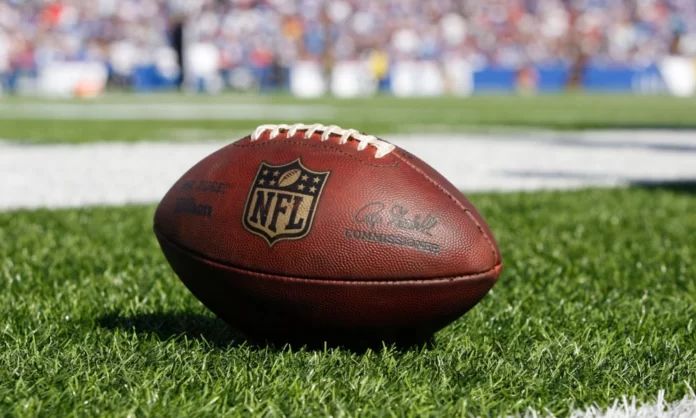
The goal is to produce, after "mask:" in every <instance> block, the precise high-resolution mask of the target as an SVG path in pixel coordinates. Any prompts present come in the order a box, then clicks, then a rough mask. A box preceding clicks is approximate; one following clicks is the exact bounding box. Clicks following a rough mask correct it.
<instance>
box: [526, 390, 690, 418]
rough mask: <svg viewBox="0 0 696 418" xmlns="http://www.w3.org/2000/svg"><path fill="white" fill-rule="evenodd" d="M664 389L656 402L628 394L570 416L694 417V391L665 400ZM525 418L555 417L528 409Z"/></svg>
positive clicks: (613, 417) (607, 417)
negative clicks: (642, 399) (637, 398)
mask: <svg viewBox="0 0 696 418" xmlns="http://www.w3.org/2000/svg"><path fill="white" fill-rule="evenodd" d="M664 395H665V394H664V391H660V392H659V393H658V395H657V399H656V400H655V402H650V403H644V404H642V405H641V404H639V403H638V402H637V401H636V399H635V398H628V397H626V396H624V397H622V398H621V399H617V400H615V401H614V403H613V404H612V405H611V406H610V407H608V408H606V409H603V408H598V407H596V406H592V407H589V408H587V409H583V410H576V411H573V412H571V413H570V415H569V418H693V417H694V416H696V397H695V395H694V393H693V391H692V392H691V393H690V394H689V395H687V396H685V397H684V398H683V399H681V400H679V401H677V402H673V403H668V402H665V398H664ZM522 417H524V418H542V417H544V418H546V417H549V418H551V417H553V415H550V414H548V413H546V412H538V411H534V410H530V411H527V412H526V413H525V414H524V415H522Z"/></svg>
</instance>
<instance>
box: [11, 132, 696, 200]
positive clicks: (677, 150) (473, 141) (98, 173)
mask: <svg viewBox="0 0 696 418" xmlns="http://www.w3.org/2000/svg"><path fill="white" fill-rule="evenodd" d="M386 139H388V140H390V141H391V142H394V143H396V144H398V145H400V146H402V147H403V148H405V149H407V150H409V151H411V152H412V153H414V154H416V155H418V156H419V157H421V158H422V159H424V160H425V161H426V162H428V163H429V164H431V165H432V166H433V167H435V168H436V169H437V170H439V171H440V172H441V173H442V174H443V175H444V176H445V177H446V178H448V179H449V180H450V181H451V182H452V183H454V184H455V185H456V186H457V187H458V188H460V189H462V190H464V191H516V190H539V189H573V188H579V187H588V186H599V187H611V186H623V185H630V184H634V183H659V182H674V181H696V163H695V161H696V133H694V132H693V131H666V130H665V131H588V132H569V133H563V132H561V133H555V132H526V133H498V134H493V135H490V134H476V133H472V134H460V135H452V134H437V135H433V134H409V135H402V134H399V135H390V136H388V137H387V138H386ZM229 142H231V140H229V141H215V142H197V143H166V142H135V143H117V142H100V143H90V144H50V145H25V144H20V143H13V142H0V210H9V209H17V208H38V207H48V208H54V207H73V206H84V205H123V204H128V203H150V202H157V201H158V200H159V199H160V198H161V197H162V196H163V195H164V193H165V192H166V191H167V190H168V188H169V187H170V186H171V185H172V184H173V183H174V181H175V180H176V179H177V178H179V176H181V174H183V173H184V172H185V171H186V170H187V169H188V168H189V167H190V166H191V165H193V164H194V163H196V162H197V161H199V160H200V159H201V158H203V157H204V156H205V155H207V154H209V153H210V152H212V151H214V150H216V149H218V148H220V147H222V146H223V145H226V144H227V143H229Z"/></svg>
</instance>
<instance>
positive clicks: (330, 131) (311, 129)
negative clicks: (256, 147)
mask: <svg viewBox="0 0 696 418" xmlns="http://www.w3.org/2000/svg"><path fill="white" fill-rule="evenodd" d="M297 131H304V138H305V139H309V138H311V137H312V135H314V134H315V133H321V140H322V141H327V140H328V139H329V137H330V136H331V135H340V136H341V138H340V139H339V141H338V143H339V144H345V143H346V142H348V140H349V139H354V140H356V141H358V151H362V150H364V149H365V148H367V146H368V145H370V146H372V147H374V148H375V149H376V150H377V151H376V152H375V158H382V157H384V156H385V155H387V154H389V153H390V152H392V150H394V148H395V147H394V145H392V144H390V143H388V142H385V141H382V140H381V139H379V138H377V137H375V136H372V135H365V134H361V133H360V132H358V131H356V130H355V129H343V128H341V127H340V126H336V125H329V126H326V125H321V124H319V123H315V124H312V125H305V124H303V123H295V124H292V125H285V124H281V125H261V126H259V127H258V128H256V130H254V133H253V134H252V135H251V140H252V141H256V140H257V139H259V138H260V137H261V135H263V134H264V133H265V132H269V134H268V137H269V138H270V139H274V138H276V137H277V136H278V135H280V133H281V132H287V137H292V136H295V135H296V134H297Z"/></svg>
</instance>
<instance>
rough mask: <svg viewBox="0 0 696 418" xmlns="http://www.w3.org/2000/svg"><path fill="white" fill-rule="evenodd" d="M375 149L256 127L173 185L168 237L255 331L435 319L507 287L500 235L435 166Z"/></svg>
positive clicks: (195, 277)
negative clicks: (502, 279)
mask: <svg viewBox="0 0 696 418" xmlns="http://www.w3.org/2000/svg"><path fill="white" fill-rule="evenodd" d="M374 152H375V151H374V149H373V148H372V147H369V146H368V147H367V148H366V149H364V150H359V149H358V142H357V141H353V140H349V141H348V142H347V143H345V144H340V143H339V141H338V137H337V136H332V137H330V138H329V139H328V140H327V141H321V139H320V134H315V135H314V136H312V137H311V138H309V139H305V138H304V137H303V133H302V132H298V133H297V134H296V135H295V136H293V137H291V138H288V137H287V136H286V134H285V133H282V134H281V135H280V136H279V137H276V138H274V139H270V138H268V135H264V136H262V137H261V138H259V139H258V140H256V141H252V140H251V139H250V137H246V138H243V139H241V140H239V141H237V142H235V143H233V144H230V145H228V146H226V147H224V148H222V149H220V150H218V151H217V152H215V153H213V154H211V155H210V156H208V157H206V158H205V159H203V160H202V161H201V162H200V163H198V164H196V165H195V166H194V167H193V168H191V169H190V170H189V171H188V172H187V173H185V174H184V175H183V176H182V178H181V179H179V180H178V181H177V182H176V183H175V184H174V186H173V187H172V188H171V190H170V191H169V192H168V193H167V194H166V196H165V197H164V198H163V200H162V202H161V203H160V205H159V206H158V208H157V211H156V213H155V220H154V229H155V232H156V235H157V237H158V240H159V242H160V245H161V247H162V249H163V251H164V253H165V255H166V257H167V259H168V260H169V262H170V264H171V265H172V267H173V268H174V270H175V271H176V273H177V274H178V275H179V277H180V278H181V279H182V281H183V282H184V283H185V284H186V286H187V287H188V288H189V289H190V290H191V291H192V292H193V293H194V294H195V295H196V296H197V297H198V298H199V299H200V300H201V301H203V303H204V304H206V306H208V307H209V308H210V309H211V310H213V311H214V312H215V313H216V314H218V315H219V316H221V317H222V318H223V319H225V320H227V321H228V322H230V323H231V324H233V325H235V326H236V327H238V328H241V329H243V330H246V331H247V332H253V331H254V330H256V331H260V332H262V333H272V334H286V335H296V334H298V333H302V332H303V330H304V331H305V332H308V331H311V333H313V334H315V333H316V334H322V333H327V332H335V331H338V330H340V331H348V330H354V331H359V330H363V331H365V330H371V331H374V332H377V333H387V332H391V331H397V330H408V329H412V330H414V332H415V331H416V330H418V331H431V332H432V331H435V330H437V329H439V328H440V327H441V326H444V325H445V324H447V323H448V322H450V321H452V320H453V319H455V318H457V317H458V316H459V315H461V314H463V313H464V312H466V311H467V310H468V309H470V308H471V307H472V306H473V305H474V304H476V303H477V302H478V301H479V300H480V299H481V298H482V297H483V296H484V295H485V294H486V293H487V291H488V290H489V289H490V288H491V287H492V286H493V284H494V283H495V281H496V279H497V277H498V275H499V273H500V270H501V257H500V253H499V250H498V247H497V244H496V242H495V240H494V238H493V235H492V233H491V231H490V229H489V228H488V226H487V225H486V223H485V222H484V220H483V219H482V217H481V216H480V215H479V214H478V212H477V211H476V209H475V208H474V207H473V206H472V205H471V203H470V202H469V201H468V200H467V199H466V198H465V197H464V196H463V195H462V194H461V193H460V192H459V191H458V190H457V189H456V188H455V187H454V186H453V185H452V184H451V183H449V182H448V181H447V180H446V179H444V178H443V177H442V176H441V175H440V174H439V173H437V172H436V171H435V170H434V169H432V168H431V167H429V166H428V165H427V164H425V163H424V162H422V161H421V160H419V159H418V158H416V157H415V156H413V155H411V154H409V153H407V152H406V151H404V150H401V149H399V148H396V149H395V150H394V151H392V152H391V153H389V154H387V155H386V156H384V157H382V158H375V155H374ZM297 161H299V165H298V163H297ZM293 164H294V165H293ZM298 167H299V168H298ZM264 173H266V174H264ZM269 183H274V185H273V186H269ZM280 186H283V187H284V188H278V187H280ZM313 186H315V188H314V192H313V193H314V195H312V194H311V193H310V192H308V190H310V189H311V188H312V187H313ZM274 187H276V188H277V189H276V188H274ZM317 191H319V194H318V195H317ZM281 196H286V197H284V199H285V200H282V199H283V198H281ZM259 202H260V203H259ZM308 202H312V203H311V204H310V203H308ZM264 214H265V215H266V216H265V217H264V216H263V215H264ZM274 221H275V222H274ZM261 224H263V225H261ZM267 225H270V226H267ZM259 231H261V232H259ZM281 231H284V232H282V233H281Z"/></svg>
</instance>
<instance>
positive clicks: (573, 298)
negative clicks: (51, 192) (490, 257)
mask: <svg viewBox="0 0 696 418" xmlns="http://www.w3.org/2000/svg"><path fill="white" fill-rule="evenodd" d="M472 201H473V202H474V203H475V204H476V205H477V206H478V207H479V208H480V209H481V211H482V212H483V214H484V215H485V217H486V218H487V220H488V221H489V224H490V225H491V227H492V229H493V231H494V232H495V234H496V236H497V238H498V240H499V242H500V246H501V250H502V254H503V257H504V261H505V270H504V272H503V274H502V276H501V279H500V282H499V283H498V285H497V286H496V287H495V288H494V289H493V291H492V292H491V293H490V294H489V295H488V296H487V297H486V298H485V299H484V300H483V301H482V302H481V303H480V305H478V306H477V307H475V308H474V309H473V310H472V311H471V312H469V313H468V314H466V315H465V316H464V317H462V318H461V319H459V320H458V321H456V322H455V323H454V324H453V325H451V326H449V327H447V328H445V329H444V330H443V331H441V332H439V333H438V334H437V335H436V336H435V339H434V341H432V342H430V343H428V344H423V345H416V346H407V347H396V346H384V347H382V348H374V349H366V350H355V349H351V348H347V347H326V348H303V347H299V346H280V347H278V346H267V345H263V344H257V343H255V344H252V343H250V342H248V341H245V340H244V339H242V338H241V337H239V336H238V335H237V334H236V333H235V332H233V331H231V330H229V329H228V328H227V327H226V325H225V324H224V323H223V322H221V321H220V320H218V319H216V318H215V317H214V316H213V315H212V314H210V313H209V312H208V311H206V309H205V308H203V307H202V305H200V304H199V302H197V300H196V299H195V298H194V297H193V296H192V295H191V294H189V293H188V291H187V290H186V289H185V288H184V286H183V285H182V284H181V283H180V282H179V281H178V279H176V277H175V276H174V274H173V273H172V272H171V271H170V269H169V267H168V265H167V264H166V261H165V260H164V258H163V256H162V255H161V254H160V251H159V249H158V248H157V244H156V242H155V239H154V237H153V235H152V233H151V218H152V213H153V207H152V206H144V207H143V206H138V207H121V208H85V209H74V210H58V211H46V210H39V211H19V212H9V213H1V214H0V318H2V319H1V322H0V415H16V416H37V415H40V416H60V415H72V416H96V415H99V416H126V415H128V416H153V415H154V416H234V415H248V414H254V415H270V416H275V415H292V416H328V415H332V416H360V417H363V416H469V415H484V416H485V415H500V414H513V413H520V412H524V411H525V410H526V409H527V408H534V409H536V410H539V411H547V412H552V413H555V414H564V413H566V412H568V411H569V410H572V409H574V408H581V407H584V406H588V405H590V404H594V403H596V404H598V405H600V406H603V405H607V404H609V403H610V402H611V401H613V400H614V399H615V398H618V397H620V396H622V395H629V396H630V395H633V396H636V397H637V398H638V399H641V400H650V399H651V398H652V397H654V396H655V395H656V393H657V392H658V390H660V389H665V390H666V396H667V398H668V399H678V398H681V397H682V396H683V395H684V394H685V393H687V392H688V385H691V386H692V387H693V386H694V385H696V263H694V260H695V259H696V245H695V242H696V241H695V240H694V237H695V236H696V186H695V185H693V184H688V183H687V184H682V185H680V186H679V187H651V188H641V187H634V188H629V189H588V190H581V191H572V192H536V193H513V194H483V195H482V194H478V195H473V196H472Z"/></svg>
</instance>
